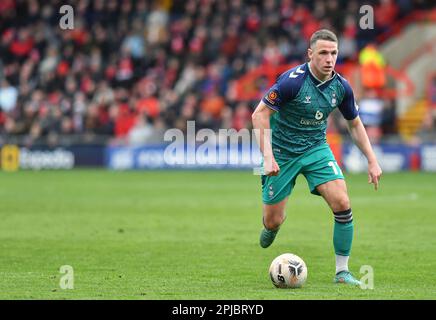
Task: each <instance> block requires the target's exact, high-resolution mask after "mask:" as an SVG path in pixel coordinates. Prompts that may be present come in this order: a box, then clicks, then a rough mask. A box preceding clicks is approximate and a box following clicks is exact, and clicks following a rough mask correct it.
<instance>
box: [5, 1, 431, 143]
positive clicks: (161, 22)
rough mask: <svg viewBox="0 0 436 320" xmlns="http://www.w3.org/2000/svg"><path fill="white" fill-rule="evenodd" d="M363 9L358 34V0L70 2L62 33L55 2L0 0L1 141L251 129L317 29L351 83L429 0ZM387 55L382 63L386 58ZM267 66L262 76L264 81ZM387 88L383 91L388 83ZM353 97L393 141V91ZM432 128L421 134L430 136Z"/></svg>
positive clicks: (144, 137)
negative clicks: (364, 22) (369, 21)
mask: <svg viewBox="0 0 436 320" xmlns="http://www.w3.org/2000/svg"><path fill="white" fill-rule="evenodd" d="M364 2H365V4H367V3H370V4H372V5H373V6H374V8H375V16H376V20H375V23H376V28H375V29H373V30H362V29H360V28H359V27H358V23H359V10H358V8H359V6H360V5H361V4H362V3H363V2H362V1H356V0H352V1H340V0H329V1H321V0H316V1H303V0H300V1H297V0H295V1H294V0H284V1H274V0H265V1H241V0H232V1H216V0H188V1H177V0H174V1H171V0H167V1H148V0H138V1H134V0H122V1H117V0H108V1H103V0H97V1H88V0H77V1H69V2H68V3H69V4H70V5H71V6H72V7H73V8H74V10H75V13H74V17H75V21H74V29H73V30H62V29H61V28H59V25H58V23H59V18H60V17H61V14H60V13H59V7H60V5H61V2H60V1H57V0H51V1H37V0H29V1H18V0H3V1H1V2H0V36H1V39H0V57H1V58H0V79H1V81H0V83H1V86H0V108H1V109H0V134H1V142H2V143H6V142H8V143H16V144H20V145H26V146H31V145H34V144H38V143H48V144H51V145H56V144H71V143H77V142H80V143H88V142H100V143H114V144H129V143H130V144H141V143H151V142H153V141H157V140H159V137H161V136H162V131H163V130H165V129H167V128H180V129H182V130H185V129H186V121H187V120H196V123H197V128H206V127H207V128H212V129H214V130H217V129H218V128H235V129H241V128H249V127H250V126H251V123H250V114H251V111H252V110H253V108H254V107H255V106H256V104H257V102H258V99H259V97H260V95H261V94H262V93H263V92H264V91H265V90H266V88H267V87H268V86H269V85H270V84H271V80H273V79H275V77H276V76H277V74H276V73H277V72H275V71H277V70H279V69H280V68H281V69H283V68H284V67H286V66H288V65H292V64H296V63H301V62H303V61H305V60H306V48H307V44H308V38H309V36H310V35H311V34H312V32H314V31H315V30H317V29H319V28H329V29H331V30H333V31H335V32H336V33H337V34H338V35H339V41H340V55H339V59H338V69H339V70H340V72H344V73H346V74H347V75H351V78H352V79H353V72H348V71H349V70H354V71H355V70H358V69H356V68H358V67H359V54H360V53H361V50H365V48H366V49H367V48H368V47H367V45H369V44H371V43H377V44H378V45H383V44H384V43H386V42H387V41H388V40H389V39H390V38H388V39H386V35H387V34H389V35H395V34H398V33H401V32H402V30H404V28H405V27H406V26H409V25H410V21H411V17H412V16H416V14H417V13H420V12H423V10H425V12H427V13H430V12H434V11H431V10H430V9H433V8H434V4H432V1H424V0H398V1H393V0H382V1H364ZM433 16H434V15H433ZM344 17H345V18H344ZM413 21H415V20H413ZM380 52H381V54H383V50H382V49H381V50H380ZM384 58H385V59H386V61H387V63H388V64H389V63H390V59H391V57H390V56H386V55H385V56H384ZM271 68H273V70H274V71H273V72H272V73H270V74H269V77H268V76H263V75H262V73H265V72H267V71H266V70H271ZM256 70H261V76H260V77H254V76H252V77H251V78H249V79H250V81H251V80H253V81H252V83H251V84H252V85H254V88H252V89H253V92H254V94H252V95H248V96H247V97H246V98H241V97H243V96H244V94H243V93H241V92H240V91H239V90H240V85H241V79H242V78H243V77H244V76H245V77H246V76H247V75H250V74H251V73H253V72H256ZM347 70H348V71H347ZM402 76H404V74H401V73H400V74H399V75H397V77H396V78H397V79H399V78H401V77H402ZM394 78H395V77H394ZM428 79H429V80H428V84H423V88H424V87H425V88H427V92H428V94H427V95H426V96H423V97H421V98H422V99H419V100H417V102H416V103H417V104H419V103H421V104H420V105H421V106H423V105H425V106H426V105H430V103H429V101H431V102H432V104H433V105H434V100H435V99H434V77H433V78H431V77H430V76H429V77H428ZM385 80H386V81H387V82H388V84H390V85H392V77H390V78H389V77H388V79H385ZM389 81H390V82H389ZM406 82H407V81H406ZM353 84H355V85H356V86H358V84H359V79H357V80H356V82H355V83H354V82H353ZM248 89H249V88H248ZM367 89H368V88H367ZM242 90H244V88H243V89H242ZM423 90H424V89H423ZM357 92H359V90H358V89H357ZM360 92H361V94H360V96H358V97H357V98H358V99H359V101H362V105H366V106H372V107H374V106H375V109H377V110H378V111H377V115H376V116H377V117H378V119H376V120H375V122H374V119H373V118H372V120H371V121H373V122H372V123H371V124H369V127H371V126H375V127H376V129H375V130H374V134H371V132H372V131H371V130H370V131H369V133H370V134H371V139H376V140H377V141H378V140H379V139H383V138H384V137H387V136H390V135H392V134H397V133H398V130H397V120H398V119H397V114H396V107H397V106H396V104H397V100H396V99H395V98H394V97H396V94H395V93H394V95H393V96H392V95H391V96H388V97H386V96H384V95H383V93H384V92H383V91H382V92H380V91H379V92H374V91H371V90H365V91H360ZM426 97H427V98H428V99H427V98H426ZM371 99H372V100H371ZM427 102H428V103H427ZM375 109H374V108H372V110H375ZM425 110H426V109H425ZM433 110H434V109H433ZM405 114H407V112H406V113H404V115H405ZM432 122H434V118H432V117H430V119H428V121H427V126H426V129H425V130H426V132H427V131H429V132H432V131H434V128H435V126H434V124H433V123H432ZM404 123H407V120H402V122H401V128H403V124H404ZM334 125H336V126H337V127H336V128H332V130H333V131H339V132H342V131H341V130H343V127H342V128H341V124H340V123H336V122H334V123H333V126H334ZM404 130H406V131H407V130H412V134H415V133H417V132H418V131H419V130H421V128H420V127H418V128H413V129H410V126H409V127H408V129H404ZM406 131H405V132H406ZM408 133H409V131H407V134H408Z"/></svg>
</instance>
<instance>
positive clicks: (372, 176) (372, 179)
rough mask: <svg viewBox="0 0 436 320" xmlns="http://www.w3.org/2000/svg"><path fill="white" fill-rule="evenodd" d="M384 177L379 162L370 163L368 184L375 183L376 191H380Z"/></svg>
mask: <svg viewBox="0 0 436 320" xmlns="http://www.w3.org/2000/svg"><path fill="white" fill-rule="evenodd" d="M381 175H382V169H381V168H380V166H379V165H378V163H377V161H375V162H369V163H368V183H373V184H374V188H375V190H377V189H378V184H379V182H380V177H381Z"/></svg>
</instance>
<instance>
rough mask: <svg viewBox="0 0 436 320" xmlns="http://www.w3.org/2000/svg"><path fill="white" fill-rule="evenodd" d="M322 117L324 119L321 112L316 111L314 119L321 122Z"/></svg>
mask: <svg viewBox="0 0 436 320" xmlns="http://www.w3.org/2000/svg"><path fill="white" fill-rule="evenodd" d="M322 117H324V114H323V113H322V112H321V111H319V110H317V111H316V113H315V119H316V120H321V119H322Z"/></svg>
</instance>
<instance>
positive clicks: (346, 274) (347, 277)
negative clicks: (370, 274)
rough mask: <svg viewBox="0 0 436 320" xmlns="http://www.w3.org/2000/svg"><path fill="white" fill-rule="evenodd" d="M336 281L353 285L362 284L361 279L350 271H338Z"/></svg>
mask: <svg viewBox="0 0 436 320" xmlns="http://www.w3.org/2000/svg"><path fill="white" fill-rule="evenodd" d="M334 282H335V283H344V284H351V285H353V286H360V284H361V283H360V281H359V280H357V279H356V278H354V277H353V275H352V274H351V272H350V271H341V272H338V273H337V274H336V276H335V279H334Z"/></svg>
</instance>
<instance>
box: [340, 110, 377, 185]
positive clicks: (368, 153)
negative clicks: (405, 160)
mask: <svg viewBox="0 0 436 320" xmlns="http://www.w3.org/2000/svg"><path fill="white" fill-rule="evenodd" d="M347 122H348V131H349V132H350V135H351V138H352V139H353V141H354V143H355V144H356V145H357V147H358V148H359V149H360V151H362V153H363V154H364V155H365V157H366V159H367V160H368V183H373V184H374V187H375V190H377V188H378V183H379V180H380V176H381V174H382V170H381V168H380V166H379V164H378V161H377V157H376V156H375V153H374V151H373V150H372V147H371V143H370V142H369V138H368V135H367V134H366V130H365V127H364V126H363V123H362V120H360V117H359V116H357V117H356V118H354V119H353V120H348V121H347Z"/></svg>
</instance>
